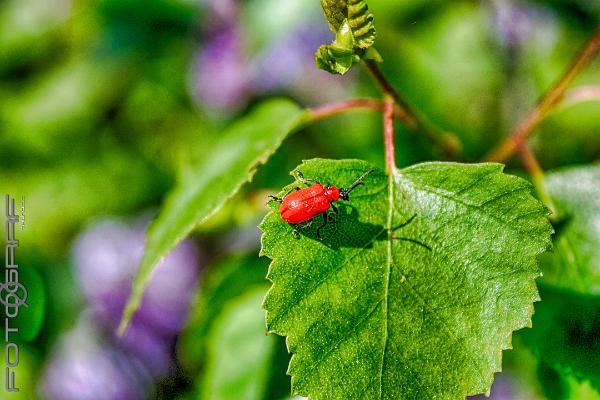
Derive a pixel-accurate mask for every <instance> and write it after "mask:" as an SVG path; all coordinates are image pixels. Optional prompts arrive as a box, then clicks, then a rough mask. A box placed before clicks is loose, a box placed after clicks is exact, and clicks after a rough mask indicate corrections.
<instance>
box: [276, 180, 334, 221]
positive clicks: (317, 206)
mask: <svg viewBox="0 0 600 400" xmlns="http://www.w3.org/2000/svg"><path fill="white" fill-rule="evenodd" d="M339 198H340V189H338V188H337V187H335V186H329V187H324V186H323V185H321V184H320V183H317V184H315V185H312V186H310V187H307V188H306V189H300V190H297V191H296V192H293V193H290V194H289V195H288V196H286V197H285V198H284V199H283V202H282V203H281V207H279V213H280V214H281V218H282V219H283V220H284V221H285V222H288V223H290V224H299V223H301V222H305V221H308V220H309V219H311V218H313V217H315V216H316V215H318V214H321V213H322V212H325V211H327V210H329V208H330V207H331V203H332V202H334V201H338V200H339Z"/></svg>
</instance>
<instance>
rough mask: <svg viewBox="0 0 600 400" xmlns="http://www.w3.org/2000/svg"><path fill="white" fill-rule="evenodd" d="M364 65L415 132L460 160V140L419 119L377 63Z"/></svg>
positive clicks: (369, 61)
mask: <svg viewBox="0 0 600 400" xmlns="http://www.w3.org/2000/svg"><path fill="white" fill-rule="evenodd" d="M364 65H365V67H366V68H367V70H368V71H369V73H370V74H371V76H372V77H373V79H374V80H375V82H376V83H377V85H378V86H379V88H380V89H381V91H382V92H383V93H384V94H389V95H390V96H391V97H392V98H393V99H394V101H395V103H396V104H397V105H398V106H399V107H400V108H401V109H402V110H403V111H404V113H405V114H406V115H407V116H408V118H409V119H410V122H411V123H410V124H407V125H408V127H409V128H411V129H412V130H413V131H416V132H418V133H419V134H421V135H423V136H424V137H425V138H426V139H427V140H429V141H430V142H431V143H433V144H434V145H436V146H437V147H438V148H439V149H440V150H441V151H442V153H443V155H444V156H446V157H447V158H459V157H460V153H461V147H462V146H461V144H460V142H459V140H458V139H457V138H456V137H455V136H454V135H451V134H447V133H441V132H438V131H437V130H436V129H434V128H433V127H431V126H429V125H428V124H427V123H426V122H425V121H424V120H422V119H421V118H419V116H418V115H417V113H416V112H415V111H414V110H413V107H412V106H411V105H410V104H409V103H408V101H406V100H405V99H404V97H402V95H400V93H399V92H398V91H397V90H396V88H394V86H393V85H392V84H391V83H390V81H389V80H388V79H387V78H386V77H385V75H384V74H383V72H382V71H381V69H380V68H379V65H378V64H377V62H375V61H373V60H365V61H364Z"/></svg>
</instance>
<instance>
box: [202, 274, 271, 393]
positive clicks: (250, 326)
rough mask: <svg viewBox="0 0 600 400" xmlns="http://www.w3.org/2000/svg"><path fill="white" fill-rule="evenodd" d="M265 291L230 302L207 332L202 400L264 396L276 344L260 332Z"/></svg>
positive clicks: (259, 289) (258, 290)
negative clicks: (206, 358)
mask: <svg viewBox="0 0 600 400" xmlns="http://www.w3.org/2000/svg"><path fill="white" fill-rule="evenodd" d="M265 291H266V287H264V286H263V287H257V288H256V289H254V290H250V291H249V292H247V293H246V294H245V295H243V296H242V297H241V298H239V299H238V300H236V301H234V302H232V303H233V304H230V305H229V306H228V307H227V308H226V309H225V310H224V311H223V313H222V314H221V316H220V317H219V320H218V322H217V323H216V324H215V326H214V327H213V329H212V330H211V333H210V337H209V349H210V350H209V353H208V362H207V366H206V374H205V378H204V385H203V389H204V390H203V396H202V398H203V399H207V400H229V399H244V400H260V399H264V398H265V395H266V393H268V385H267V384H268V378H269V376H270V369H271V368H272V365H271V360H272V358H273V354H274V352H275V346H276V343H277V341H276V340H275V338H274V337H270V336H266V335H265V331H264V325H263V322H262V311H261V309H260V303H261V301H262V299H263V297H264V295H265Z"/></svg>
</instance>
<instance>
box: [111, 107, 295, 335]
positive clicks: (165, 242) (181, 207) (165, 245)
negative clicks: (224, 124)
mask: <svg viewBox="0 0 600 400" xmlns="http://www.w3.org/2000/svg"><path fill="white" fill-rule="evenodd" d="M303 118H304V111H302V110H301V109H300V108H299V107H298V106H297V105H296V104H294V103H292V102H290V101H288V100H283V99H276V100H269V101H268V102H265V103H263V104H261V105H260V106H258V107H257V108H256V109H254V110H253V111H252V112H251V113H250V114H249V115H248V116H246V117H245V118H243V119H241V120H240V121H238V122H237V123H235V124H234V125H233V126H232V127H231V128H229V129H228V130H227V132H225V133H224V134H223V137H222V139H221V140H220V141H219V143H218V144H217V145H216V146H215V148H214V149H213V151H212V153H211V154H210V155H209V156H207V157H206V158H205V159H204V161H203V162H202V163H201V164H200V165H199V166H198V167H197V168H196V169H195V170H194V171H193V173H192V172H190V173H189V174H188V175H187V176H186V177H185V178H184V179H183V181H182V182H181V183H180V184H179V185H178V186H177V187H176V188H175V189H174V190H173V192H171V193H170V194H169V196H168V198H167V200H166V202H165V205H164V207H163V209H162V211H161V213H160V214H159V216H158V217H157V218H156V220H155V221H153V222H152V224H151V226H150V228H149V229H148V234H147V235H148V239H147V243H146V249H145V253H144V256H143V258H142V262H141V266H140V269H139V271H138V273H137V275H136V277H135V279H134V283H133V291H132V294H131V297H130V299H129V301H128V303H127V306H126V308H125V312H124V314H123V319H122V321H121V325H120V327H119V331H121V332H122V331H124V329H125V328H126V326H127V325H128V323H129V320H130V319H131V317H132V315H133V313H134V312H135V310H136V309H137V308H138V306H139V304H140V302H141V299H142V295H143V292H144V288H145V286H146V284H147V283H148V281H149V279H150V276H151V274H152V271H153V269H154V267H155V266H156V264H157V263H158V262H159V261H160V259H161V258H163V257H164V256H165V255H166V254H167V253H168V252H169V251H170V250H171V249H173V248H174V247H175V245H177V243H179V242H180V241H181V240H183V239H184V238H185V236H186V235H188V234H189V233H190V232H191V230H192V229H193V228H194V227H195V226H196V225H198V224H200V223H202V222H203V221H204V220H206V219H207V218H209V217H210V216H211V215H213V214H214V213H215V212H216V211H217V210H218V209H219V208H220V207H221V205H222V204H223V203H224V202H225V201H226V200H227V199H228V198H230V197H231V196H233V195H234V194H235V193H236V192H237V191H238V190H239V189H240V187H241V186H242V184H244V183H245V182H247V181H249V180H251V179H252V176H253V175H254V173H255V171H256V168H257V167H258V166H259V165H260V164H264V163H265V162H266V160H267V159H268V158H269V157H270V156H271V155H272V154H273V153H274V152H275V150H276V149H277V148H278V147H279V146H280V145H281V143H282V142H283V140H284V139H285V137H286V136H287V135H288V134H289V133H290V132H291V131H293V130H294V129H295V128H296V127H298V125H299V124H300V123H301V121H302V120H303Z"/></svg>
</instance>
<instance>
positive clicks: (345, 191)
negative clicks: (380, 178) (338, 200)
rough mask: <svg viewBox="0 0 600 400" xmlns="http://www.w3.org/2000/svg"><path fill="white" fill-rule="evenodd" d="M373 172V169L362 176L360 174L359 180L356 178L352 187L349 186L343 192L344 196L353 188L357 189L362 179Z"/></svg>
mask: <svg viewBox="0 0 600 400" xmlns="http://www.w3.org/2000/svg"><path fill="white" fill-rule="evenodd" d="M373 171H375V170H374V169H370V170H368V171H367V172H365V173H364V174H362V175H361V176H360V178H358V179H357V180H356V181H355V182H354V183H353V184H352V185H350V187H349V188H348V189H345V190H344V193H345V194H348V193H350V192H351V191H352V190H354V188H355V187H357V186H358V185H360V184H361V183H362V181H363V179H365V178H366V177H367V176H368V175H369V174H370V173H372V172H373Z"/></svg>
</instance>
